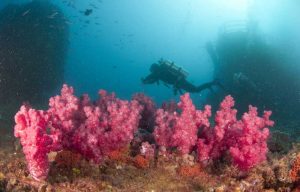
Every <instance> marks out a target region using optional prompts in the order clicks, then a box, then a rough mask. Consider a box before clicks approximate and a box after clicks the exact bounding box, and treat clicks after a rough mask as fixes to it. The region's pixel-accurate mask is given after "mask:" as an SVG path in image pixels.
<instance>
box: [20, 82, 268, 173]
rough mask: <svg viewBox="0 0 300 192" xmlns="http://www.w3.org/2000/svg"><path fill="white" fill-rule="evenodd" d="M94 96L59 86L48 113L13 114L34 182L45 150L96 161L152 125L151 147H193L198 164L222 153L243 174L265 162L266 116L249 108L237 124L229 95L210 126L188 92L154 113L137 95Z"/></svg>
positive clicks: (150, 152) (44, 163)
mask: <svg viewBox="0 0 300 192" xmlns="http://www.w3.org/2000/svg"><path fill="white" fill-rule="evenodd" d="M99 96H100V97H99V99H98V100H97V101H94V102H92V101H91V100H90V98H89V97H88V95H83V96H82V97H80V98H78V97H76V96H75V95H74V90H73V88H72V87H69V86H67V85H63V88H62V90H61V95H58V96H55V97H52V98H50V100H49V109H48V110H46V111H42V110H39V111H38V110H35V109H32V108H30V107H29V106H28V105H23V106H22V107H21V109H20V111H19V112H18V113H17V114H16V116H15V122H16V125H15V136H16V137H19V138H20V140H21V144H22V145H23V150H24V154H25V157H26V160H27V162H28V168H29V171H30V173H31V175H32V176H33V177H34V178H36V179H44V178H46V177H47V174H48V171H49V163H48V159H47V154H48V153H49V152H51V151H60V150H68V151H73V152H76V153H79V154H80V155H82V156H83V157H84V158H86V159H87V160H90V161H92V162H95V163H99V162H101V160H102V159H103V157H105V156H109V154H110V153H112V152H113V151H116V150H120V149H122V148H126V147H127V146H128V145H129V144H130V143H131V142H132V141H133V138H134V134H135V132H136V131H137V130H138V127H139V126H141V128H145V129H147V130H148V131H151V129H150V128H151V127H152V126H153V125H155V127H154V131H153V133H152V134H153V136H154V138H155V141H156V145H158V146H161V147H162V148H164V149H170V148H177V150H178V151H179V152H180V154H182V155H184V154H188V153H190V152H191V151H193V150H194V149H197V153H198V160H199V161H201V162H206V161H209V160H215V159H218V158H220V157H221V156H223V155H224V154H225V153H227V152H228V153H229V154H230V155H231V157H232V161H233V163H234V164H235V165H236V166H238V167H239V168H240V169H241V170H247V169H249V168H251V167H252V166H254V165H256V164H258V163H260V162H261V161H263V160H265V158H266V153H267V150H268V149H267V144H266V140H267V137H268V136H269V130H268V128H267V127H268V126H272V125H273V121H271V120H270V119H269V117H270V115H271V112H269V111H265V112H264V115H263V117H258V113H257V109H256V108H255V107H252V106H250V107H249V112H248V113H245V114H244V115H243V116H242V119H241V120H237V118H236V115H237V110H236V109H233V107H234V100H233V98H232V97H231V96H227V97H226V98H225V99H224V100H223V102H222V103H221V104H220V109H219V110H218V111H217V112H216V115H215V124H214V126H211V125H210V122H209V118H210V116H211V107H210V106H209V105H207V106H205V107H204V110H203V111H201V110H197V109H196V107H195V106H194V104H193V102H192V100H191V98H190V96H189V94H188V93H186V94H184V95H182V96H181V97H180V102H179V103H178V104H177V105H174V103H172V105H165V106H163V108H161V109H157V110H156V108H155V105H154V103H153V102H152V100H151V99H150V98H147V97H146V96H144V95H141V94H140V95H136V96H134V97H133V100H131V101H126V100H120V99H118V98H116V96H115V94H108V93H107V92H106V91H104V90H100V91H99ZM141 117H142V119H141ZM154 119H155V122H153V121H154ZM141 122H142V123H141ZM150 124H151V126H150V127H149V125H150ZM154 150H155V145H153V144H150V143H147V142H144V143H142V147H141V152H142V155H143V158H144V157H145V158H146V159H148V158H151V157H152V158H153V156H154V154H155V151H154Z"/></svg>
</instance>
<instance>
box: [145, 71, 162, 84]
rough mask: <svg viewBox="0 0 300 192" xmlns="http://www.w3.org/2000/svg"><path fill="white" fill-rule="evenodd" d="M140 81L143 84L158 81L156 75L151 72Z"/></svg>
mask: <svg viewBox="0 0 300 192" xmlns="http://www.w3.org/2000/svg"><path fill="white" fill-rule="evenodd" d="M141 80H142V83H143V84H153V83H155V82H156V83H157V82H158V81H159V79H158V78H157V76H156V75H154V74H153V73H152V74H150V75H148V76H147V77H145V78H142V79H141Z"/></svg>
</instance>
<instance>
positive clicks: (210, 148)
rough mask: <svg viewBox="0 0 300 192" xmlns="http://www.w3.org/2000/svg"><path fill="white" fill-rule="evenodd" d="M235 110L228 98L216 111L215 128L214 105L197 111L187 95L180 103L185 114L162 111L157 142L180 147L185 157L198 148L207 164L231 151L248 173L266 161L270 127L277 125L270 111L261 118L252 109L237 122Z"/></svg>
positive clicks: (159, 115)
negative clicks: (210, 117)
mask: <svg viewBox="0 0 300 192" xmlns="http://www.w3.org/2000/svg"><path fill="white" fill-rule="evenodd" d="M233 107H234V100H233V98H232V97H231V96H227V97H226V98H225V99H224V100H223V102H222V103H221V104H220V109H219V110H218V111H217V112H216V116H215V125H214V126H213V127H211V126H210V125H209V121H208V118H209V116H210V115H211V111H210V106H205V110H204V111H203V112H202V111H199V110H196V109H195V107H194V105H193V104H192V102H191V100H190V98H189V95H188V94H185V95H183V96H181V102H180V103H179V104H178V108H179V109H181V113H177V112H174V113H170V112H168V111H164V110H163V109H159V110H158V112H157V119H156V123H157V126H156V129H155V130H154V136H155V139H156V141H157V143H158V144H159V145H161V146H164V147H167V148H170V147H177V149H178V150H179V151H180V152H181V153H182V154H187V153H189V152H190V150H191V149H192V148H194V147H195V146H197V154H198V160H199V161H201V162H203V163H206V162H207V161H209V160H215V159H218V158H220V157H221V156H223V155H224V154H225V153H226V152H229V153H230V155H231V157H232V160H233V163H234V165H236V166H238V168H240V169H241V170H247V169H249V168H251V167H253V166H255V165H256V164H258V163H260V162H262V161H263V160H265V159H266V153H267V150H268V148H267V138H268V136H269V129H268V128H267V127H268V126H272V125H273V124H274V122H273V121H271V120H270V119H269V117H270V115H271V112H270V111H265V112H264V115H263V117H258V113H257V109H256V108H255V107H252V106H249V112H248V113H245V114H244V115H243V117H242V120H237V118H236V114H237V110H236V109H233ZM201 127H202V129H201V133H200V134H199V136H198V134H197V133H198V132H199V131H200V130H199V128H201Z"/></svg>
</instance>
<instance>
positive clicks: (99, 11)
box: [0, 0, 300, 104]
mask: <svg viewBox="0 0 300 192" xmlns="http://www.w3.org/2000/svg"><path fill="white" fill-rule="evenodd" d="M29 2H31V1H26V0H23V1H21V0H14V1H9V0H6V1H1V2H0V8H4V7H5V6H6V5H8V4H9V3H13V4H19V5H22V4H26V3H29ZM50 2H51V3H52V4H54V5H56V6H58V7H59V8H60V9H61V11H62V12H63V14H64V17H65V19H66V24H67V25H68V27H69V30H70V33H69V37H68V42H69V44H68V50H67V56H66V60H65V66H64V67H65V70H64V82H65V83H67V84H69V85H72V86H74V88H75V90H76V94H78V95H80V94H82V93H89V94H90V95H91V96H92V97H94V98H95V97H96V95H97V91H98V90H99V89H100V88H101V89H106V90H108V91H114V92H116V94H117V95H118V96H119V97H121V98H126V99H129V98H130V97H131V95H132V94H134V93H136V92H144V93H145V94H147V95H149V96H151V97H153V98H154V99H155V101H157V102H158V103H160V102H162V101H164V100H170V99H178V97H179V96H178V95H174V94H173V91H172V89H169V88H167V87H166V86H164V85H163V84H162V83H161V84H160V85H155V84H153V85H143V84H142V83H141V78H142V77H145V76H146V75H148V74H149V67H150V65H151V64H152V63H155V62H157V61H158V60H159V59H160V58H164V59H169V60H172V61H174V62H175V63H176V64H177V65H179V66H181V67H183V68H184V69H185V70H186V71H188V72H189V76H188V80H189V81H190V82H192V83H194V84H196V85H199V84H202V83H205V82H208V81H211V80H212V79H213V78H214V72H215V70H216V69H215V66H214V64H213V62H212V60H211V58H210V56H209V55H208V53H207V51H206V49H205V44H206V43H207V42H208V41H211V42H213V43H214V42H216V41H217V39H218V35H219V34H220V30H221V29H222V27H223V26H224V25H226V24H227V23H230V22H247V21H254V22H255V23H256V24H257V26H258V27H257V30H258V31H259V34H260V35H261V38H263V39H264V40H265V42H267V44H268V45H270V46H272V47H273V48H274V49H276V50H279V52H280V53H282V54H284V58H285V60H284V62H282V65H283V68H284V69H287V70H286V71H288V72H286V73H289V70H290V71H292V72H295V71H299V72H300V65H299V62H298V61H299V59H300V58H299V57H300V54H299V53H300V36H299V34H300V23H299V19H298V18H300V12H299V11H298V10H299V8H300V3H299V1H297V0H290V1H286V0H277V1H273V0H263V1H262V0H256V1H255V0H252V1H251V0H209V1H205V0H163V1H162V0H142V1H141V0H85V1H75V0H53V1H50ZM88 9H91V10H92V12H91V14H89V15H85V11H87V10H88ZM270 70H272V69H270ZM291 75H294V73H291ZM277 78H278V79H277ZM279 78H280V77H274V78H273V79H272V82H267V83H274V84H275V85H274V86H275V87H276V81H280V79H279ZM268 81H270V80H268ZM296 84H297V85H296V86H295V89H293V90H290V91H291V92H298V93H296V94H299V97H298V101H297V98H295V97H293V100H295V103H299V102H300V88H299V87H298V89H297V86H298V85H300V83H299V82H297V83H296ZM57 87H58V88H57V89H56V90H52V91H50V92H49V93H47V94H48V95H49V96H50V95H53V94H57V93H58V91H59V87H60V86H57ZM276 90H278V92H280V87H279V88H276ZM209 94H210V91H209V90H205V91H203V92H201V93H195V94H193V95H192V97H193V99H194V101H195V102H196V103H197V104H203V103H204V102H206V97H207V96H208V95H209ZM287 94H289V93H287ZM293 95H295V94H293Z"/></svg>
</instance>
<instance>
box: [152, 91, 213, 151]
mask: <svg viewBox="0 0 300 192" xmlns="http://www.w3.org/2000/svg"><path fill="white" fill-rule="evenodd" d="M180 99H181V101H180V102H179V103H178V109H179V110H181V113H178V112H176V111H175V112H170V111H165V110H164V109H159V110H158V111H157V114H156V124H157V125H156V127H155V130H154V137H155V139H156V141H157V144H158V145H161V146H164V147H177V148H178V150H179V151H180V152H181V154H188V153H189V152H190V151H191V150H192V147H193V146H195V144H196V142H197V133H198V128H199V127H200V126H209V117H210V115H211V110H210V106H205V110H204V111H200V110H197V109H196V107H195V106H194V104H193V102H192V100H191V98H190V96H189V94H188V93H186V94H184V95H182V96H181V97H180Z"/></svg>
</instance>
